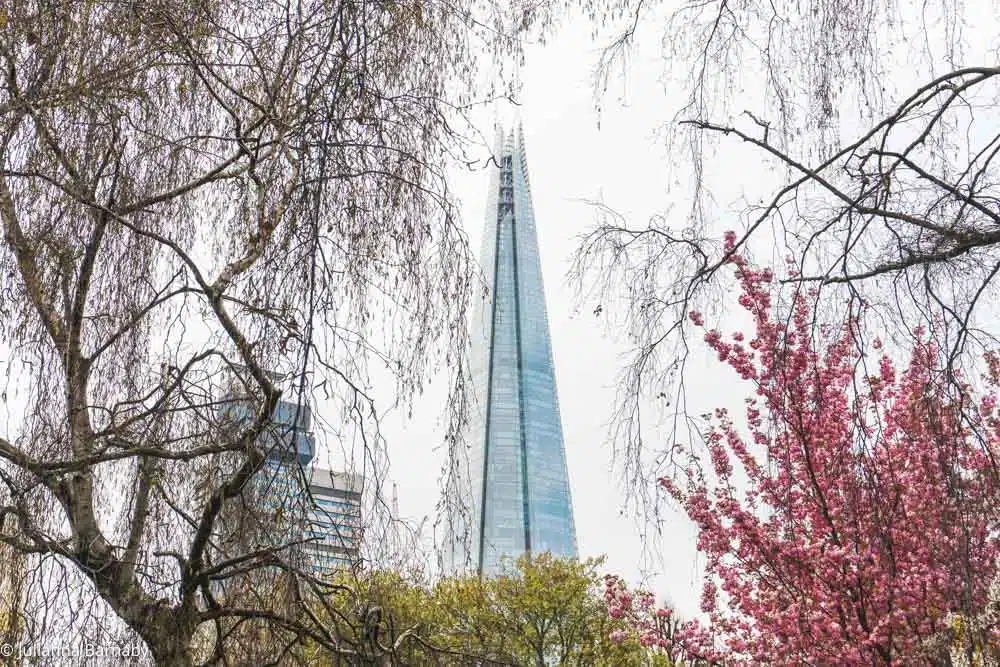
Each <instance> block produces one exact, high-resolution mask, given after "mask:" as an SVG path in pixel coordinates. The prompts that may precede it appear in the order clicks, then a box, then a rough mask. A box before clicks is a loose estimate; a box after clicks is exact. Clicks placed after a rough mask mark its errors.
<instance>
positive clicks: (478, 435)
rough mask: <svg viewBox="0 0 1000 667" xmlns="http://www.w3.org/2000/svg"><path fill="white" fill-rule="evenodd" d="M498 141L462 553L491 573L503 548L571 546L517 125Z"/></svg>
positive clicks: (570, 551) (566, 552) (474, 361)
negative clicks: (468, 522)
mask: <svg viewBox="0 0 1000 667" xmlns="http://www.w3.org/2000/svg"><path fill="white" fill-rule="evenodd" d="M497 143H498V145H497V149H496V151H495V153H496V158H497V161H498V164H496V165H492V167H493V168H492V173H491V175H490V187H489V200H488V203H487V211H486V226H485V229H484V233H483V246H482V255H481V262H482V269H483V271H484V272H485V274H486V276H487V278H488V280H489V288H490V289H489V294H488V296H487V298H486V299H484V300H482V301H480V302H477V303H476V305H475V306H474V308H473V332H472V336H473V339H472V345H473V348H472V354H471V358H470V366H471V368H470V371H471V379H472V387H473V390H474V398H473V408H472V409H473V413H472V415H471V417H470V439H469V441H470V445H471V456H470V461H469V463H470V471H469V472H470V478H471V479H470V487H471V488H470V489H469V492H470V493H471V496H472V503H471V504H472V512H471V517H470V519H471V524H472V525H471V526H469V530H468V534H469V535H470V536H471V539H470V540H469V542H470V547H471V552H470V553H468V554H466V555H467V557H468V559H467V562H469V563H471V564H472V565H473V566H475V567H476V568H477V569H478V570H479V572H480V573H482V574H492V573H495V572H496V571H497V568H498V565H499V564H500V560H501V558H502V557H504V556H507V557H511V558H517V557H518V556H520V555H521V554H523V553H525V552H536V553H537V552H543V551H550V552H552V553H553V554H554V555H557V556H563V557H575V556H576V530H575V527H574V523H573V504H572V500H571V495H570V488H569V477H568V474H567V470H566V451H565V446H564V443H563V433H562V421H561V419H560V415H559V400H558V397H557V395H556V379H555V368H554V365H553V361H552V344H551V340H550V336H549V324H548V316H547V313H546V309H545V290H544V288H543V283H542V267H541V261H540V258H539V253H538V238H537V235H536V232H535V218H534V211H533V209H532V202H531V186H530V184H529V182H528V171H527V159H526V154H525V150H524V136H523V131H522V130H521V128H518V130H517V132H516V133H515V132H513V131H512V132H510V133H509V134H507V135H506V136H505V137H503V138H502V139H500V140H498V142H497Z"/></svg>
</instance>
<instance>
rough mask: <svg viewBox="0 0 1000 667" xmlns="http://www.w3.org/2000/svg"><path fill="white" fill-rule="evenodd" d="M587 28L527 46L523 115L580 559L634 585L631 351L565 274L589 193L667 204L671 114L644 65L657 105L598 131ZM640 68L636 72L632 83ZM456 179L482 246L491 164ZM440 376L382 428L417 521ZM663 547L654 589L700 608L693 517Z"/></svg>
mask: <svg viewBox="0 0 1000 667" xmlns="http://www.w3.org/2000/svg"><path fill="white" fill-rule="evenodd" d="M589 30H590V29H589V27H588V26H585V25H581V26H571V27H570V28H569V29H567V30H566V31H565V32H563V33H562V34H561V35H560V36H559V38H558V39H556V40H553V41H552V42H550V43H549V44H548V45H547V46H545V47H537V48H532V49H530V50H529V52H528V55H527V62H526V67H525V68H524V69H523V70H522V73H521V80H522V84H523V90H522V94H521V97H520V102H521V105H522V106H521V108H520V110H519V113H518V115H519V116H520V119H521V121H522V123H523V126H524V135H525V143H526V148H527V154H528V171H529V178H530V179H531V187H532V197H533V202H534V207H535V220H536V225H537V228H538V242H539V250H540V254H541V259H542V272H543V276H544V281H545V292H546V301H547V306H548V314H549V326H550V331H551V335H552V346H553V355H554V359H555V366H556V379H557V383H558V391H559V401H560V408H561V411H562V421H563V431H564V437H565V442H566V456H567V463H568V467H569V475H570V483H571V487H572V493H573V504H574V512H575V518H576V528H577V538H578V543H579V550H580V556H581V557H589V556H599V555H602V554H606V555H607V557H608V563H607V566H606V569H607V570H608V571H612V572H617V573H621V574H623V575H625V576H626V577H627V578H628V579H629V581H630V582H632V583H637V582H638V581H639V579H640V576H641V575H640V571H639V557H640V553H641V550H642V544H641V541H640V538H639V536H638V527H637V525H636V524H635V523H633V521H632V520H631V519H629V518H627V517H625V516H621V514H620V510H621V506H622V502H623V497H622V491H621V489H620V487H619V485H618V484H617V482H616V481H615V478H614V477H613V475H612V472H611V449H610V447H609V446H608V445H607V444H606V435H607V422H608V420H609V419H610V417H611V407H612V402H613V400H614V394H615V391H614V388H613V383H614V380H615V375H616V373H617V372H618V369H619V367H620V364H621V359H620V358H619V356H618V355H619V354H621V353H622V352H623V351H624V350H625V348H624V347H623V346H621V345H619V344H617V343H616V341H613V340H611V339H610V338H609V337H607V336H606V335H604V326H603V323H602V322H601V321H600V320H598V319H596V318H595V317H594V315H593V313H592V310H593V307H594V306H596V305H597V304H596V302H595V303H594V304H585V306H584V307H582V308H581V311H580V312H579V313H576V312H574V311H573V306H574V302H575V299H574V292H573V290H572V288H571V287H570V285H569V284H568V282H567V280H566V273H567V270H568V269H569V263H570V257H571V254H572V252H573V250H574V248H575V247H576V244H577V238H576V237H577V236H578V235H579V234H582V233H584V232H586V231H587V230H588V229H589V228H590V227H591V226H592V225H593V224H594V221H595V213H594V210H593V209H592V208H591V207H590V206H588V205H587V204H585V203H583V202H582V201H580V200H582V199H597V198H603V200H604V201H605V202H606V203H608V204H609V205H612V206H614V207H615V208H616V209H617V210H618V211H620V212H621V213H624V214H626V215H628V216H629V217H630V218H631V219H633V220H636V221H640V222H641V221H644V220H645V219H647V218H648V217H649V215H651V214H653V213H656V212H658V211H660V210H662V208H663V206H664V202H665V194H666V189H665V187H664V186H663V185H662V184H661V181H662V179H663V178H664V172H665V162H664V160H665V156H664V150H663V148H662V146H661V143H659V142H657V141H656V140H655V138H654V137H653V132H654V130H655V129H656V128H657V127H658V124H659V123H660V122H661V121H662V120H663V107H662V104H661V101H662V96H663V93H662V92H661V91H662V88H660V87H659V86H658V85H656V72H657V69H656V68H658V67H659V65H658V64H657V63H656V62H655V61H647V62H648V68H644V71H645V72H647V73H648V76H646V77H645V78H648V79H650V80H649V81H645V82H644V83H645V84H647V85H648V86H649V87H650V88H651V90H650V95H649V97H648V100H649V101H652V100H656V103H653V104H646V103H644V102H645V101H644V100H642V99H633V100H632V102H633V103H632V104H631V106H629V107H627V108H614V109H613V110H610V111H609V112H607V113H605V114H603V115H602V118H601V122H600V130H599V129H598V117H597V115H596V113H595V109H594V97H593V86H592V83H591V72H592V68H593V65H594V63H595V62H596V59H597V55H598V54H597V51H596V48H595V47H594V46H592V43H591V41H590V37H589ZM639 65H640V63H638V62H637V61H633V63H632V66H633V67H637V66H639ZM640 75H642V73H641V72H634V73H633V76H632V77H631V78H632V82H633V83H635V80H636V79H637V78H639V77H640ZM642 76H645V75H642ZM619 90H620V88H619ZM614 92H615V91H614V90H613V89H612V91H611V94H612V95H614ZM612 99H614V98H612ZM500 113H501V114H504V115H508V116H509V115H510V114H509V112H507V113H504V112H503V111H501V112H500ZM483 122H484V125H483V126H482V127H481V130H482V131H483V134H484V135H486V136H487V137H488V138H490V139H492V137H493V129H492V127H491V125H492V120H491V118H490V116H488V115H487V114H485V113H484V114H483ZM452 186H453V187H454V188H455V189H456V192H457V194H458V197H459V199H460V201H461V204H462V209H463V214H464V219H465V224H466V230H467V233H468V234H469V240H470V244H471V247H472V248H473V250H474V251H475V252H476V253H478V252H479V248H480V239H481V237H482V229H483V221H484V215H485V206H486V196H487V192H486V190H487V186H488V176H487V174H486V172H485V171H481V172H476V173H467V172H460V173H455V174H454V178H453V181H452ZM443 380H444V378H442V380H441V381H439V382H435V383H434V384H432V385H431V388H430V391H429V392H428V393H426V394H425V395H424V396H423V397H421V398H419V399H418V400H417V403H416V405H415V407H414V413H413V414H414V418H413V419H412V420H409V421H406V420H404V419H403V418H402V417H401V416H400V415H393V416H390V417H389V418H387V419H386V421H385V422H384V423H383V425H382V426H383V431H384V433H385V435H386V439H387V441H388V443H389V454H390V458H391V472H390V475H391V477H392V478H393V480H394V481H396V482H397V484H398V489H399V504H400V510H401V514H402V515H403V516H405V517H409V518H413V519H416V520H419V519H420V518H422V517H424V516H427V517H429V523H430V522H433V518H434V506H435V503H436V501H437V500H438V498H439V489H438V480H439V474H440V471H441V466H442V463H443V456H444V451H443V448H440V447H438V445H439V444H440V443H441V442H442V440H443V429H442V428H441V424H440V421H439V415H440V414H441V409H442V405H443V401H444V400H445V396H444V391H445V387H444V385H445V382H444V381H443ZM432 447H435V448H436V449H435V450H434V451H433V452H431V451H430V450H431V448H432ZM664 543H665V546H666V549H665V552H664V553H665V574H661V575H660V576H658V577H656V578H655V579H653V580H652V581H651V584H652V586H653V588H654V590H656V591H657V592H658V594H660V595H661V596H665V595H669V597H670V599H671V600H672V601H673V602H674V603H675V604H676V605H677V606H678V607H679V608H680V610H681V611H683V612H684V613H685V614H687V615H693V614H695V613H696V612H697V608H698V595H699V592H700V577H699V576H698V573H697V571H696V568H695V562H696V561H695V549H694V531H693V530H692V529H691V528H690V527H689V526H688V522H687V520H686V519H685V518H683V517H675V518H674V520H673V521H672V522H671V523H670V524H669V525H668V526H667V529H666V536H665V540H664Z"/></svg>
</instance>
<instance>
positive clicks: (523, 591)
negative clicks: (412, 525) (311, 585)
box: [308, 554, 671, 667]
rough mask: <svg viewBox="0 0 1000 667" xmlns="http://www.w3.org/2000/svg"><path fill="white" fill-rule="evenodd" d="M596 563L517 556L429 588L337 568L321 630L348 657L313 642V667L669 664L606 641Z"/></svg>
mask: <svg viewBox="0 0 1000 667" xmlns="http://www.w3.org/2000/svg"><path fill="white" fill-rule="evenodd" d="M602 564H603V559H588V560H585V561H577V560H565V559H560V558H555V557H553V556H551V555H549V554H540V555H534V556H532V557H530V558H529V557H527V556H525V557H522V558H520V559H519V560H517V561H516V562H510V563H508V564H507V568H506V571H505V574H504V575H503V576H499V577H497V578H495V579H480V578H479V577H477V576H475V575H467V576H459V577H449V578H445V579H442V580H440V581H438V582H437V583H435V584H433V585H430V584H427V583H425V582H421V581H419V580H418V578H416V577H409V576H403V575H401V574H399V573H397V572H392V571H376V572H367V573H361V574H357V573H354V574H347V573H345V574H342V575H341V576H340V577H338V579H337V580H336V581H335V582H333V583H334V584H335V585H336V586H337V587H338V588H337V593H336V594H334V595H333V596H332V597H331V598H329V599H328V600H327V602H326V604H324V605H323V609H322V616H323V618H324V620H325V621H327V622H328V624H329V627H330V632H331V633H333V634H336V635H337V636H338V637H340V638H342V641H343V643H344V644H345V645H349V646H351V647H353V652H354V653H355V657H353V658H351V657H345V656H344V654H343V653H341V654H340V655H333V654H330V653H328V652H324V650H322V649H319V648H313V649H311V651H310V654H309V656H308V657H309V661H310V663H311V664H317V665H329V666H330V667H333V666H334V665H344V666H345V667H346V666H347V665H352V666H353V665H358V666H359V667H360V666H361V665H414V666H423V665H468V666H470V667H471V666H472V665H490V666H500V665H526V666H527V665H532V666H535V667H545V666H548V665H567V666H569V665H574V666H592V667H598V666H607V667H646V666H649V667H670V665H671V663H670V661H669V659H668V658H667V657H666V656H664V655H662V654H657V653H655V652H654V651H652V650H650V649H645V648H643V647H641V646H639V644H638V643H637V642H636V641H634V640H629V641H625V642H621V643H615V642H613V641H611V640H610V638H609V637H610V635H611V633H612V632H613V631H614V630H616V629H620V626H621V622H619V621H615V620H613V619H611V618H610V617H609V616H608V610H607V606H606V604H605V601H604V597H603V586H602V579H601V576H600V575H599V574H598V568H599V567H600V566H601V565H602Z"/></svg>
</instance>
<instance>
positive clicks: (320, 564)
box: [222, 373, 363, 575]
mask: <svg viewBox="0 0 1000 667" xmlns="http://www.w3.org/2000/svg"><path fill="white" fill-rule="evenodd" d="M270 375H271V379H272V381H273V382H275V384H281V383H282V381H283V379H284V378H282V377H281V376H280V375H278V374H275V373H270ZM236 384H238V383H234V388H233V389H231V390H230V392H229V394H228V396H227V397H226V399H225V400H224V402H223V406H224V407H223V410H222V412H223V415H224V417H225V419H227V420H232V422H234V425H233V428H237V426H236V425H237V424H241V423H245V422H247V421H249V420H250V419H252V418H253V407H254V406H253V405H252V404H251V403H249V402H248V401H246V400H245V399H243V398H242V397H241V392H240V390H239V388H238V386H236ZM259 443H260V446H261V447H262V449H263V454H264V456H265V457H266V458H265V461H264V465H263V467H262V468H261V470H260V471H259V472H258V473H257V474H256V475H255V476H254V478H253V479H252V480H251V482H250V484H249V485H248V488H247V489H246V490H245V491H244V496H245V498H246V499H247V500H249V504H248V508H249V509H250V511H249V512H246V511H236V512H235V513H232V512H231V513H230V515H229V516H228V517H226V519H227V520H226V521H224V523H228V524H229V525H228V526H227V528H228V530H229V532H231V533H232V536H233V539H234V540H235V546H236V549H237V550H245V551H252V550H253V549H255V548H260V547H261V546H264V545H270V546H286V545H295V546H294V547H293V548H291V549H285V550H284V551H283V553H284V554H285V555H286V556H287V557H290V559H291V560H292V562H293V563H294V564H295V565H298V566H300V567H304V568H305V569H307V570H310V571H312V572H313V573H314V574H317V575H322V574H328V573H330V572H331V571H333V570H335V569H338V568H340V567H344V566H351V565H354V564H356V563H357V561H358V552H359V548H360V543H361V536H362V526H361V504H362V498H361V492H362V486H363V480H362V478H361V477H360V476H359V475H354V474H350V473H341V472H333V471H330V470H326V469H324V468H319V467H312V466H310V463H315V462H314V461H313V454H314V452H315V438H314V436H313V433H312V406H311V405H310V403H309V401H308V400H301V401H295V400H281V401H279V402H278V405H277V407H276V409H275V412H274V415H273V416H272V423H271V427H270V428H269V430H268V431H267V432H266V433H265V434H264V435H263V436H262V437H261V439H260V441H259ZM240 542H243V544H240Z"/></svg>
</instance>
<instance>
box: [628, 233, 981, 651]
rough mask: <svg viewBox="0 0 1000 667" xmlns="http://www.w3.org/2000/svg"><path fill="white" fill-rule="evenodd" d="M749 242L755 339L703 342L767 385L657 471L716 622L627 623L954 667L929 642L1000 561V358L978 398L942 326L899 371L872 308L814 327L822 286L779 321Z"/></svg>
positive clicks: (768, 647) (694, 642)
mask: <svg viewBox="0 0 1000 667" xmlns="http://www.w3.org/2000/svg"><path fill="white" fill-rule="evenodd" d="M736 241H737V237H736V234H735V233H733V232H728V233H727V234H726V237H725V246H724V247H725V250H726V252H727V253H728V257H729V259H728V262H729V263H730V264H732V265H733V266H734V267H735V269H736V277H737V280H738V282H739V284H740V287H741V296H740V299H739V303H740V305H741V306H742V307H743V308H744V309H745V310H746V311H747V312H748V313H749V314H750V315H751V317H752V318H753V323H754V334H753V335H752V336H748V335H745V334H743V333H742V332H739V331H737V332H734V333H732V334H730V335H729V336H728V337H726V336H724V335H723V333H722V332H721V331H718V330H715V329H711V330H708V331H706V332H705V336H704V339H705V341H706V342H707V344H708V345H709V346H710V347H711V348H712V350H714V351H715V352H716V353H717V354H718V359H719V360H720V361H721V362H723V363H724V364H726V365H727V366H729V367H730V368H731V369H732V370H733V371H734V372H735V373H736V374H737V375H738V376H739V378H740V379H742V380H743V381H744V382H747V383H748V384H749V385H750V386H752V387H753V388H754V390H755V391H754V395H753V396H752V397H750V398H747V399H746V414H745V424H740V423H738V422H737V419H736V418H735V417H734V416H731V415H730V414H729V413H728V412H727V411H726V410H725V409H721V408H720V409H717V410H716V411H715V414H714V416H712V417H710V426H709V428H708V431H707V433H706V434H705V435H706V440H707V450H708V451H707V454H708V456H707V457H705V458H706V459H707V460H706V461H705V463H706V465H702V464H701V457H700V456H699V455H700V454H701V453H702V452H700V451H699V450H695V449H691V450H690V451H687V452H686V453H684V454H682V456H683V457H684V459H685V460H687V461H688V464H687V466H686V468H685V469H684V471H683V472H682V473H681V474H679V475H678V476H677V477H674V478H663V479H661V480H660V483H661V484H662V486H664V487H665V488H666V489H667V491H668V492H669V493H670V495H671V496H672V497H673V498H674V499H675V500H676V501H678V502H679V503H680V504H681V506H682V507H683V508H684V510H685V512H686V513H687V515H688V517H689V518H690V519H691V520H692V521H693V522H694V523H695V524H696V525H697V527H698V531H699V538H698V549H699V551H700V552H701V553H702V554H704V556H705V557H706V575H707V576H706V582H705V585H704V590H703V595H702V610H703V612H704V614H705V616H706V621H707V623H706V624H705V625H704V626H702V625H700V624H698V623H688V624H684V625H681V626H679V627H678V628H676V631H674V632H672V633H671V636H670V637H669V638H667V637H665V636H664V633H663V627H662V626H656V625H655V624H654V623H651V619H653V618H655V617H656V614H657V613H658V611H657V610H656V609H655V608H654V606H652V605H651V604H646V603H643V604H640V605H639V613H637V614H634V619H635V622H634V623H633V624H632V627H633V628H634V629H635V631H636V632H637V633H639V634H640V635H643V636H645V635H651V636H650V637H649V639H648V640H647V641H653V640H654V639H655V640H656V641H660V640H663V639H669V641H668V642H665V643H664V645H665V647H666V648H677V647H679V648H684V649H686V650H688V651H690V652H691V653H692V654H695V655H698V656H699V657H703V658H705V659H709V660H713V661H720V662H721V661H724V662H726V663H727V664H761V663H767V664H833V663H834V662H836V663H837V664H857V665H862V664H864V665H873V664H884V665H888V664H893V663H901V664H912V663H913V662H914V661H921V662H922V661H925V660H934V661H938V660H948V651H947V647H945V649H943V650H935V649H934V648H933V647H934V646H935V643H934V642H933V641H932V640H933V639H934V638H935V637H940V636H941V635H942V634H944V635H947V634H948V633H953V632H954V623H952V622H951V620H950V619H953V618H954V617H955V615H956V614H958V615H961V616H962V617H965V618H971V617H975V616H977V615H980V614H982V613H983V611H984V609H985V607H986V606H987V601H988V592H989V586H990V583H991V582H992V580H993V578H994V574H995V572H996V565H997V556H998V553H1000V551H998V546H1000V542H998V528H1000V524H998V521H997V509H996V508H997V507H998V506H1000V505H998V502H997V501H998V487H997V483H996V476H995V475H994V468H993V465H994V458H995V457H996V456H997V455H998V454H1000V415H998V413H997V393H996V388H997V386H998V384H1000V382H998V380H1000V377H998V371H1000V358H998V357H997V356H996V355H992V354H988V355H987V359H986V360H987V362H988V363H987V366H988V368H989V372H988V373H987V374H986V376H985V377H984V383H983V384H985V386H986V391H984V392H981V393H978V394H977V393H976V391H975V390H974V388H973V386H972V385H973V383H972V382H971V381H968V380H966V379H964V378H962V379H960V381H959V382H953V381H952V382H949V381H947V380H946V379H945V378H944V374H942V373H941V366H942V365H943V364H945V363H947V356H948V355H947V352H946V350H943V349H941V347H939V346H938V345H937V344H936V343H935V342H934V339H933V336H930V335H924V336H923V338H922V340H918V342H917V344H916V345H915V346H914V347H913V348H912V349H911V350H910V351H909V361H908V362H907V363H906V364H905V365H903V364H899V363H898V362H896V361H894V360H893V359H892V358H891V357H890V355H889V354H888V353H887V351H886V350H884V349H882V344H881V342H880V341H879V340H878V339H877V338H875V339H874V343H873V344H872V345H871V346H869V347H868V348H867V349H866V348H865V347H863V346H861V345H860V340H861V335H862V326H863V325H862V322H863V318H862V313H860V312H857V311H855V312H854V313H853V314H852V315H851V316H850V317H849V318H848V319H847V321H846V322H845V323H844V325H843V326H842V327H840V328H839V330H834V329H832V328H823V327H820V328H818V329H817V328H816V327H815V326H814V322H813V319H812V315H813V305H814V304H813V302H812V301H813V299H814V298H815V293H812V294H810V293H807V292H804V291H800V292H798V293H797V294H796V295H795V297H794V298H793V299H792V301H791V304H790V306H791V308H790V313H789V317H788V318H787V320H786V319H782V318H781V317H779V313H778V311H779V309H778V308H776V306H775V304H773V303H772V297H771V284H772V282H773V281H774V275H773V273H772V272H771V271H770V270H767V269H762V270H761V269H756V268H754V267H753V266H751V265H750V263H749V262H748V261H747V260H746V259H745V258H744V257H743V256H742V255H740V254H738V253H737V252H736V250H735V248H736ZM790 266H791V263H790ZM789 271H790V272H791V273H793V274H794V269H792V268H790V269H789ZM690 319H691V320H692V322H693V323H694V324H695V325H696V326H700V327H704V321H703V318H702V316H701V314H700V313H698V312H691V313H690ZM748 339H749V340H748ZM872 348H874V349H872ZM874 355H880V358H879V359H877V360H875V359H873V358H872V357H873V356H874ZM872 364H874V365H873V366H872ZM960 378H961V376H960ZM745 434H746V435H745ZM679 449H681V451H683V448H679ZM609 590H610V588H609ZM609 595H610V594H609ZM611 597H612V598H613V599H614V600H617V601H618V604H611V605H610V607H611V609H612V613H613V614H620V613H633V612H634V607H635V605H634V604H633V603H634V596H630V595H628V594H627V592H626V593H622V592H621V591H618V592H615V593H614V594H613V595H611ZM646 602H649V601H648V600H647V601H646ZM622 610H625V611H622ZM630 610H631V611H630ZM651 633H652V634H651ZM657 633H658V634H657ZM931 653H933V655H932V654H931Z"/></svg>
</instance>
